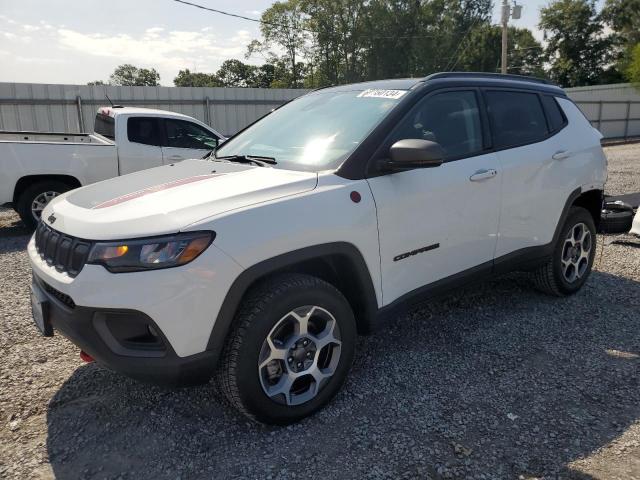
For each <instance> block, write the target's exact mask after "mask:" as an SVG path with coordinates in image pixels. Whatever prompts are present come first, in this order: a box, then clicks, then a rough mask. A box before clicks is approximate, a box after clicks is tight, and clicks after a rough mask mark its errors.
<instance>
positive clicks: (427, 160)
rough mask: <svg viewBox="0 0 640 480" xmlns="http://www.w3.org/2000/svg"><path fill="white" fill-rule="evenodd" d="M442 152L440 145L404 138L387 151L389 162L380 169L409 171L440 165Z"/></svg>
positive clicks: (442, 158)
mask: <svg viewBox="0 0 640 480" xmlns="http://www.w3.org/2000/svg"><path fill="white" fill-rule="evenodd" d="M444 155H445V154H444V150H443V149H442V147H441V146H440V144H438V143H436V142H432V141H430V140H419V139H414V138H406V139H404V140H398V141H397V142H396V143H394V144H393V145H391V148H390V149H389V157H391V158H390V160H386V161H385V162H384V163H383V165H382V167H383V168H384V169H386V170H399V171H402V170H411V169H413V168H429V167H437V166H439V165H442V162H443V161H444Z"/></svg>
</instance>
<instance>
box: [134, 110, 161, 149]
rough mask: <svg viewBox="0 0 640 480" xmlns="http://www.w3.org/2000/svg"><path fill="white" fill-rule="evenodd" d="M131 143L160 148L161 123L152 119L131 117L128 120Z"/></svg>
mask: <svg viewBox="0 0 640 480" xmlns="http://www.w3.org/2000/svg"><path fill="white" fill-rule="evenodd" d="M127 138H128V139H129V141H130V142H134V143H142V144H144V145H154V146H160V122H159V121H158V119H157V118H152V117H131V118H129V119H128V120H127Z"/></svg>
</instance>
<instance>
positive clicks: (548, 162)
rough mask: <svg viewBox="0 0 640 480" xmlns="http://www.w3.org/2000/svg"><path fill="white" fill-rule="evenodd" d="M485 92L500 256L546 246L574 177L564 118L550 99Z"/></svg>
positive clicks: (526, 93)
mask: <svg viewBox="0 0 640 480" xmlns="http://www.w3.org/2000/svg"><path fill="white" fill-rule="evenodd" d="M484 93H485V99H486V102H487V111H488V115H489V119H490V124H491V129H492V133H493V144H494V148H495V150H496V151H497V156H498V160H499V161H500V168H501V169H502V172H503V176H502V206H501V212H500V232H499V236H498V244H497V247H496V257H501V256H504V255H506V254H509V253H511V252H514V251H516V250H520V249H523V248H527V247H533V246H542V245H546V244H548V243H550V242H551V240H552V238H553V234H554V232H555V228H556V225H557V223H558V220H559V218H560V215H561V213H562V209H563V207H564V204H565V201H566V200H567V198H568V197H569V194H570V193H571V191H573V190H574V189H575V186H574V183H575V178H577V177H578V172H577V171H573V172H572V171H571V168H573V167H572V163H571V159H570V157H571V156H572V152H571V151H569V150H570V149H568V148H566V147H565V146H563V145H564V143H565V142H563V133H562V130H563V127H564V126H565V125H566V119H565V118H564V116H563V113H562V111H561V110H560V109H559V107H558V106H557V103H556V100H555V99H554V98H553V97H552V96H548V95H546V94H539V93H538V92H532V91H519V90H493V89H487V90H486V91H485V92H484ZM547 97H548V98H547ZM543 102H546V103H548V105H547V108H548V111H549V114H548V115H545V108H544V106H543ZM552 109H553V110H552ZM547 117H548V118H547Z"/></svg>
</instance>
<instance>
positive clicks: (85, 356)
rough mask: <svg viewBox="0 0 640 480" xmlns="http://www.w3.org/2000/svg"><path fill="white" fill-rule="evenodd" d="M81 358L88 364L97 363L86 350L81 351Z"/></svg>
mask: <svg viewBox="0 0 640 480" xmlns="http://www.w3.org/2000/svg"><path fill="white" fill-rule="evenodd" d="M80 358H81V359H82V360H83V361H85V362H87V363H91V362H95V360H94V359H93V357H92V356H91V355H89V354H88V353H87V352H85V351H84V350H80Z"/></svg>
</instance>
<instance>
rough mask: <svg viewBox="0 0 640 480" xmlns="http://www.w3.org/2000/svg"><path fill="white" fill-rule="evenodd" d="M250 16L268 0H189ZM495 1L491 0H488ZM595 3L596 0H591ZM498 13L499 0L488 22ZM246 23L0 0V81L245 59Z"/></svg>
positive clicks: (214, 65) (142, 5) (68, 1)
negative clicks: (125, 67)
mask: <svg viewBox="0 0 640 480" xmlns="http://www.w3.org/2000/svg"><path fill="white" fill-rule="evenodd" d="M192 1H193V2H194V3H200V4H202V5H206V6H210V7H213V8H216V9H220V10H225V11H229V12H233V13H237V14H240V15H245V16H248V17H252V18H259V17H260V13H261V12H262V11H264V10H265V9H266V8H268V7H269V5H271V4H272V3H273V2H272V1H271V0H192ZM494 1H495V0H494ZM519 3H521V4H522V5H523V11H522V18H521V19H520V20H512V25H514V26H518V27H527V28H530V29H532V30H533V31H534V34H535V35H536V37H537V38H538V39H540V40H541V39H542V32H540V31H539V30H538V29H537V27H536V25H537V23H538V16H539V10H540V7H542V6H545V5H546V4H547V3H548V0H521V1H520V2H519ZM599 3H600V2H599ZM499 18H500V5H499V1H498V2H497V4H496V5H495V8H494V18H493V21H494V23H497V22H498V21H499ZM258 27H259V25H258V24H257V23H254V22H249V21H245V20H240V19H235V18H230V17H226V16H222V15H219V14H214V13H209V12H206V11H203V10H199V9H196V8H193V7H190V6H187V5H183V4H179V3H176V2H174V1H173V0H55V1H53V0H40V1H36V0H0V82H32V83H70V84H85V83H87V82H89V81H93V80H105V81H106V80H108V77H109V75H110V74H111V73H112V72H113V70H114V69H115V67H116V66H118V65H120V64H122V63H132V64H134V65H136V66H138V67H145V68H155V69H156V70H158V72H159V73H160V83H161V84H162V85H168V86H170V85H173V79H174V77H175V76H176V74H177V73H178V71H179V70H181V69H184V68H189V69H190V70H192V71H199V72H206V73H211V72H215V71H216V70H217V69H218V67H219V66H220V64H221V63H222V62H223V61H224V60H226V59H229V58H237V59H240V60H242V61H245V62H248V63H254V64H260V63H262V61H263V59H262V58H260V56H259V55H255V56H253V57H252V58H249V59H246V58H245V57H244V56H245V53H246V51H247V45H248V44H249V42H250V41H251V40H253V39H255V38H259V29H258Z"/></svg>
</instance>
